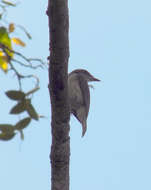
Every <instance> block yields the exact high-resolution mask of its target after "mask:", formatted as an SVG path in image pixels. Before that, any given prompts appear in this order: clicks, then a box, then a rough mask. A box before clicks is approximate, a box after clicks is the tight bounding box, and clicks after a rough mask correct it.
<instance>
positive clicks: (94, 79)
mask: <svg viewBox="0 0 151 190" xmlns="http://www.w3.org/2000/svg"><path fill="white" fill-rule="evenodd" d="M93 81H98V82H99V81H101V80H99V79H97V78H94V77H93Z"/></svg>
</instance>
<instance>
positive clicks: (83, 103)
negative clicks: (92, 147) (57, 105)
mask: <svg viewBox="0 0 151 190" xmlns="http://www.w3.org/2000/svg"><path fill="white" fill-rule="evenodd" d="M92 81H100V80H99V79H97V78H95V77H93V76H92V75H91V74H90V73H89V72H88V71H86V70H83V69H77V70H74V71H72V72H71V73H69V75H68V90H69V100H70V112H71V113H72V114H73V115H74V116H75V117H76V118H77V119H78V120H79V122H80V123H81V124H82V137H83V136H84V134H85V133H86V130H87V117H88V113H89V107H90V91H89V85H88V82H92Z"/></svg>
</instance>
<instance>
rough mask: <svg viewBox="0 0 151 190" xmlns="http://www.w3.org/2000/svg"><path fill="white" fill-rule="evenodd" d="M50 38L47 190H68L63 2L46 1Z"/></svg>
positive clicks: (66, 40) (66, 19) (66, 48)
mask: <svg viewBox="0 0 151 190" xmlns="http://www.w3.org/2000/svg"><path fill="white" fill-rule="evenodd" d="M47 15H48V19H49V35H50V44H49V45H50V46H49V47H50V57H49V60H50V64H49V91H50V99H51V112H52V116H51V117H52V120H51V129H52V145H51V154H50V159H51V190H69V157H70V138H69V119H70V111H69V100H68V85H67V80H68V58H69V37H68V31H69V16H68V1H67V0H48V10H47Z"/></svg>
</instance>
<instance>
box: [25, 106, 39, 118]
mask: <svg viewBox="0 0 151 190" xmlns="http://www.w3.org/2000/svg"><path fill="white" fill-rule="evenodd" d="M26 109H27V112H28V114H29V116H30V117H31V118H32V119H35V120H38V119H39V116H38V114H37V112H36V110H35V108H34V107H33V106H32V104H28V105H27V107H26Z"/></svg>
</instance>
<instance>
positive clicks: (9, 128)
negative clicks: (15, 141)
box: [0, 124, 14, 133]
mask: <svg viewBox="0 0 151 190" xmlns="http://www.w3.org/2000/svg"><path fill="white" fill-rule="evenodd" d="M0 131H2V132H3V133H13V132H14V126H13V125H10V124H0Z"/></svg>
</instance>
